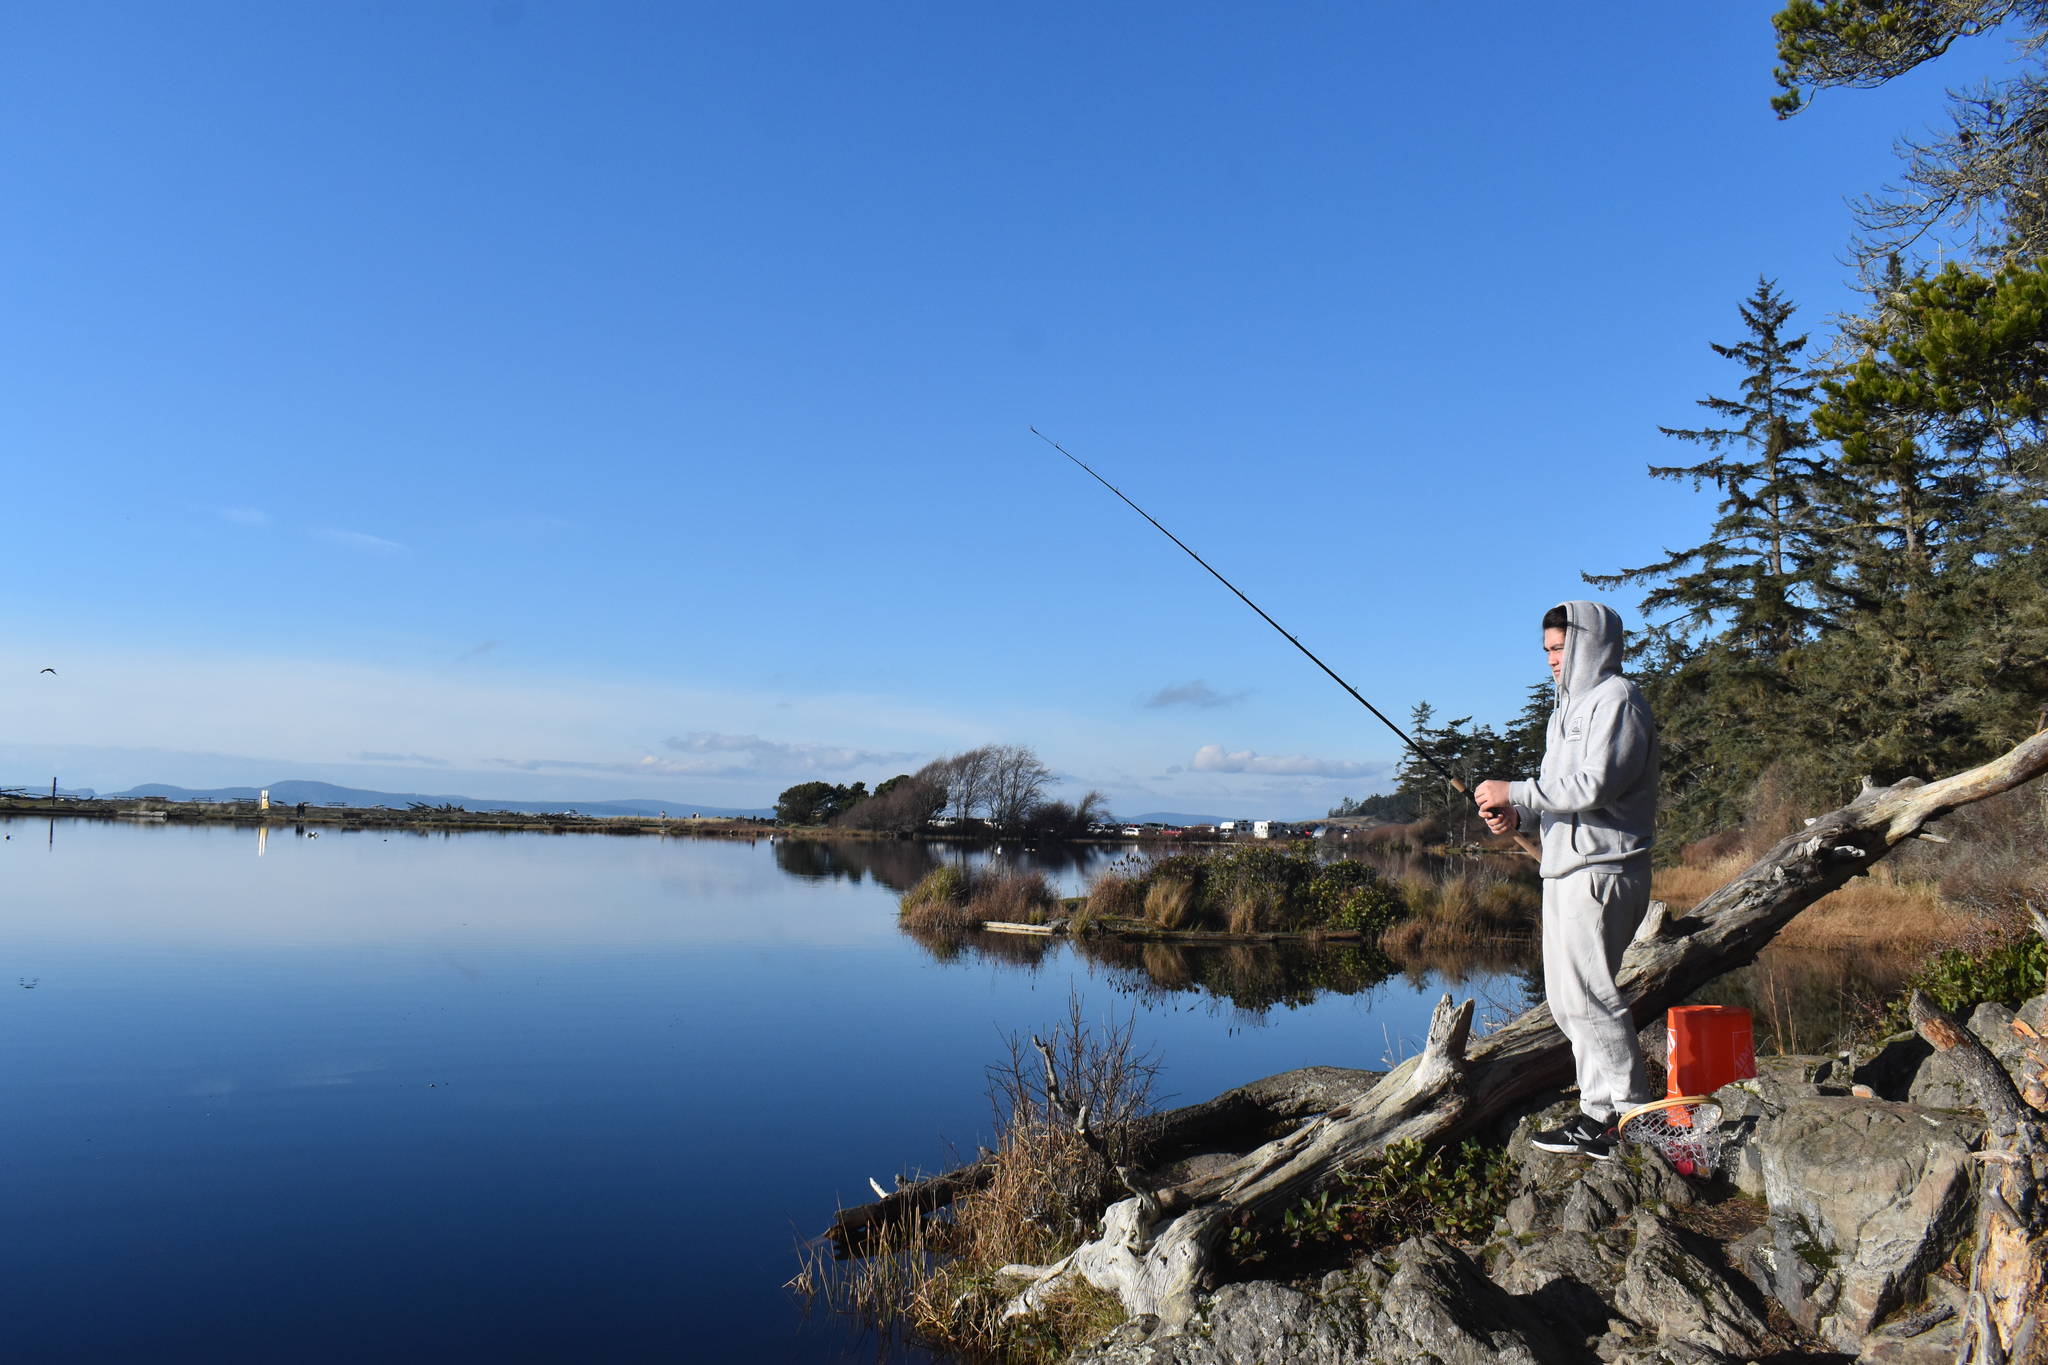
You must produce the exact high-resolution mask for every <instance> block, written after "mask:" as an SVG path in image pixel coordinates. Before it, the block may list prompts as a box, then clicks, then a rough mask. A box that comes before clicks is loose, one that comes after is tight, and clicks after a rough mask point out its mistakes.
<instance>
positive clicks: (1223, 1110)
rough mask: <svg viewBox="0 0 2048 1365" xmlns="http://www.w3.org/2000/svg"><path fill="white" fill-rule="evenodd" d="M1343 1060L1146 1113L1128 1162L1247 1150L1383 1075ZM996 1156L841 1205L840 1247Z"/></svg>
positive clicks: (1129, 1139)
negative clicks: (872, 1199)
mask: <svg viewBox="0 0 2048 1365" xmlns="http://www.w3.org/2000/svg"><path fill="white" fill-rule="evenodd" d="M1384 1074H1385V1073H1384V1072H1379V1071H1354V1070H1352V1069H1350V1068H1349V1067H1341V1066H1305V1067H1302V1068H1300V1069H1299V1070H1296V1071H1283V1072H1281V1073H1280V1074H1278V1075H1276V1076H1268V1077H1266V1078H1265V1079H1263V1080H1257V1081H1253V1082H1252V1083H1251V1084H1249V1085H1241V1086H1238V1087H1237V1088H1236V1089H1234V1090H1226V1091H1224V1092H1223V1093H1222V1094H1220V1095H1218V1096H1216V1097H1215V1098H1214V1099H1210V1100H1204V1101H1202V1103H1200V1104H1190V1105H1184V1106H1182V1107H1181V1108H1179V1109H1169V1110H1167V1111H1166V1112H1164V1113H1161V1114H1147V1115H1145V1116H1144V1117H1143V1118H1140V1119H1138V1120H1136V1121H1135V1122H1134V1123H1133V1124H1132V1125H1131V1131H1130V1132H1129V1133H1128V1134H1126V1135H1124V1136H1123V1137H1122V1138H1121V1140H1120V1141H1121V1143H1122V1146H1123V1150H1124V1151H1125V1152H1127V1153H1128V1156H1127V1158H1126V1159H1127V1162H1128V1163H1129V1164H1132V1165H1137V1166H1152V1165H1156V1164H1157V1163H1159V1162H1161V1161H1169V1160H1173V1159H1175V1158H1177V1157H1179V1156H1182V1155H1185V1154H1187V1153H1191V1152H1207V1151H1241V1150H1243V1149H1244V1148H1245V1147H1247V1146H1249V1145H1251V1144H1252V1143H1253V1142H1256V1141H1258V1140H1260V1139H1261V1138H1264V1137H1266V1136H1268V1135H1269V1134H1270V1133H1271V1131H1272V1130H1273V1128H1274V1127H1275V1126H1277V1125H1279V1124H1283V1123H1298V1122H1300V1121H1301V1120H1303V1119H1307V1118H1313V1117H1315V1116H1316V1115H1318V1114H1326V1113H1328V1112H1329V1111H1330V1110H1332V1109H1335V1108H1337V1107H1338V1106H1339V1105H1341V1104H1345V1103H1348V1102H1349V1101H1351V1100H1354V1099H1356V1098H1357V1097H1358V1096H1360V1095H1362V1094H1364V1093H1365V1092H1366V1091H1367V1090H1368V1089H1370V1088H1371V1087H1372V1085H1373V1083H1374V1082H1375V1081H1377V1080H1379V1078H1380V1077H1381V1076H1382V1075H1384ZM995 1170H996V1166H995V1158H994V1157H993V1156H984V1157H982V1158H981V1159H980V1160H979V1161H973V1162H969V1163H968V1164H967V1165H965V1166H961V1167H958V1168H957V1169H955V1170H950V1171H947V1172H946V1173H945V1174H943V1175H935V1176H931V1177H929V1178H927V1179H924V1180H918V1181H914V1182H912V1183H911V1184H908V1185H905V1186H903V1187H902V1188H901V1189H898V1190H896V1191H894V1192H893V1193H891V1194H887V1195H884V1196H883V1197H882V1198H880V1199H878V1200H876V1201H875V1202H873V1203H871V1204H861V1205H858V1206H856V1207H854V1208H850V1209H841V1210H840V1211H839V1216H838V1217H837V1218H834V1219H833V1220H832V1226H831V1227H830V1228H828V1229H826V1236H828V1237H830V1238H831V1239H832V1245H833V1249H834V1251H835V1252H836V1253H837V1254H839V1255H841V1256H845V1255H857V1254H859V1253H860V1252H861V1251H862V1250H863V1249H864V1248H865V1246H866V1244H867V1242H868V1240H869V1239H870V1238H872V1237H873V1236H874V1234H875V1233H877V1232H879V1231H881V1230H882V1229H883V1228H886V1227H890V1226H893V1225H895V1224H898V1223H903V1222H907V1221H909V1220H910V1219H912V1218H916V1217H919V1216H922V1215H925V1214H929V1213H933V1212H936V1211H937V1210H939V1209H942V1208H944V1207H946V1206H947V1205H948V1204H951V1203H952V1202H953V1201H954V1200H955V1199H958V1198H960V1197H961V1196H962V1195H965V1194H972V1193H973V1192H974V1191H976V1190H979V1189H983V1188H985V1187H986V1186H987V1185H988V1183H989V1181H991V1180H992V1179H994V1178H995Z"/></svg>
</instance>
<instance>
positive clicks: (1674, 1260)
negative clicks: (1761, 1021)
mask: <svg viewBox="0 0 2048 1365" xmlns="http://www.w3.org/2000/svg"><path fill="white" fill-rule="evenodd" d="M1968 1027H1969V1031H1970V1032H1971V1034H1973V1035H1974V1036H1975V1037H1976V1038H1977V1039H1978V1041H1980V1042H1982V1043H1983V1044H1984V1046H1985V1047H1986V1049H1987V1050H1988V1051H1989V1052H1990V1053H1991V1054H1992V1055H1993V1056H1994V1057H1995V1058H1996V1059H1997V1060H1998V1061H1999V1062H2000V1063H2001V1064H2002V1065H2003V1066H2004V1068H2005V1069H2006V1070H2007V1071H2008V1072H2013V1073H2018V1072H2021V1071H2023V1070H2024V1069H2026V1068H2028V1067H2031V1066H2032V1065H2033V1063H2032V1062H2030V1061H2029V1060H2028V1059H2027V1057H2026V1053H2027V1050H2028V1048H2029V1047H2030V1046H2031V1047H2033V1048H2035V1049H2037V1050H2038V1049H2039V1048H2040V1047H2041V1044H2040V1043H2039V1041H2038V1038H2039V1035H2041V1034H2043V1033H2048V997H2041V996H2037V997H2035V998H2034V999H2033V1000H2031V1001H2029V1002H2028V1003H2027V1004H2026V1005H2025V1006H2023V1007H2022V1008H2021V1009H2020V1010H2018V1011H2016V1012H2015V1011H2012V1010H2008V1009H2006V1008H2004V1007H2003V1006H1999V1005H1983V1006H1980V1007H1979V1008H1978V1009H1977V1010H1976V1011H1975V1013H1974V1014H1973V1015H1972V1016H1971V1018H1970V1020H1969V1022H1968ZM1651 1032H1653V1033H1660V1032H1661V1030H1652V1031H1651ZM1653 1055H1654V1053H1653ZM1716 1099H1717V1100H1718V1101H1719V1102H1720V1103H1721V1104H1722V1106H1723V1111H1724V1119H1723V1123H1724V1131H1725V1134H1726V1145H1725V1148H1724V1152H1723V1156H1722V1161H1721V1166H1720V1170H1719V1173H1718V1176H1717V1178H1716V1179H1714V1180H1712V1181H1707V1182H1700V1181H1691V1180H1687V1179H1684V1178H1681V1177H1680V1176H1678V1175H1677V1174H1675V1173H1674V1172H1673V1171H1672V1170H1671V1169H1670V1167H1669V1166H1667V1165H1666V1164H1665V1163H1664V1162H1663V1160H1662V1159H1661V1158H1659V1157H1658V1156H1656V1155H1655V1154H1654V1153H1652V1152H1650V1151H1648V1150H1646V1149H1643V1148H1638V1147H1634V1146H1627V1147H1624V1148H1623V1149H1622V1152H1621V1154H1620V1155H1618V1156H1617V1158H1616V1159H1614V1160H1611V1161H1603V1162H1591V1161H1587V1160H1584V1159H1582V1158H1572V1157H1559V1156H1554V1155H1550V1154H1547V1153H1543V1152H1538V1151H1535V1150H1533V1149H1532V1148H1530V1146H1529V1141H1528V1140H1529V1135H1530V1133H1531V1132H1532V1131H1534V1130H1535V1129H1536V1128H1538V1127H1545V1126H1549V1125H1550V1124H1551V1123H1552V1122H1553V1121H1555V1120H1556V1119H1557V1118H1559V1117H1560V1116H1562V1115H1564V1114H1567V1113H1569V1112H1570V1110H1571V1108H1572V1105H1571V1103H1570V1102H1569V1101H1566V1102H1564V1103H1562V1104H1560V1105H1557V1106H1554V1107H1552V1108H1551V1109H1549V1110H1546V1111H1544V1112H1542V1113H1539V1114H1530V1115H1525V1116H1523V1117H1522V1118H1521V1119H1520V1120H1519V1121H1518V1122H1517V1123H1516V1125H1515V1126H1514V1129H1513V1132H1512V1136H1510V1137H1509V1139H1508V1143H1509V1152H1510V1155H1511V1156H1512V1158H1513V1159H1514V1161H1515V1163H1516V1166H1517V1169H1518V1175H1517V1178H1516V1192H1515V1194H1514V1196H1513V1198H1512V1200H1511V1201H1510V1202H1509V1204H1508V1205H1507V1207H1506V1209H1505V1211H1504V1212H1503V1213H1502V1214H1501V1216H1500V1217H1499V1218H1498V1219H1497V1220H1496V1221H1495V1224H1494V1226H1493V1228H1492V1230H1491V1232H1490V1233H1489V1234H1488V1235H1487V1236H1486V1237H1485V1238H1484V1239H1483V1240H1482V1241H1480V1242H1479V1243H1477V1244H1474V1245H1462V1246H1461V1245H1458V1244H1456V1243H1454V1242H1453V1241H1451V1240H1449V1239H1447V1238H1445V1237H1443V1236H1441V1235H1439V1234H1437V1233H1435V1232H1431V1231H1419V1232H1418V1234H1417V1235H1416V1236H1414V1237H1412V1238H1410V1239H1408V1240H1406V1241H1404V1242H1402V1243H1400V1244H1399V1245H1398V1246H1394V1247H1392V1248H1388V1249H1382V1250H1378V1251H1374V1252H1371V1253H1368V1254H1365V1255H1363V1256H1360V1257H1358V1258H1357V1259H1356V1260H1355V1261H1354V1262H1353V1263H1352V1264H1350V1265H1349V1266H1347V1267H1343V1268H1340V1269H1336V1270H1332V1271H1330V1272H1328V1273H1327V1274H1325V1275H1323V1276H1322V1277H1321V1278H1320V1279H1318V1280H1316V1281H1314V1282H1312V1283H1302V1282H1296V1283H1280V1282H1276V1281H1272V1280H1247V1281H1241V1282H1236V1283H1230V1284H1226V1285H1223V1286H1221V1287H1220V1288H1218V1289H1216V1290H1215V1291H1214V1292H1213V1293H1212V1294H1209V1295H1206V1296H1205V1297H1204V1299H1203V1300H1202V1302H1201V1304H1200V1306H1199V1309H1198V1311H1197V1314H1196V1316H1195V1317H1194V1318H1193V1319H1192V1320H1190V1321H1189V1322H1188V1323H1187V1324H1186V1325H1185V1327H1184V1328H1182V1329H1181V1330H1178V1331H1171V1332H1169V1331H1166V1330H1162V1329H1160V1328H1159V1327H1158V1325H1157V1324H1156V1322H1154V1321H1150V1320H1147V1319H1145V1318H1137V1319H1133V1320H1130V1321H1127V1322H1125V1323H1124V1324H1123V1325H1122V1326H1120V1327H1119V1328H1117V1329H1116V1330H1115V1331H1113V1332H1111V1333H1110V1334H1109V1335H1108V1337H1107V1338H1105V1339H1103V1340H1102V1341H1100V1342H1098V1343H1096V1344H1095V1345H1093V1346H1091V1347H1089V1348H1087V1349H1085V1350H1082V1351H1080V1352H1078V1353H1077V1354H1075V1355H1074V1356H1072V1357H1071V1360H1072V1362H1073V1365H1237V1363H1238V1362H1250V1361H1260V1362H1274V1363H1275V1365H1278V1363H1279V1362H1301V1365H1366V1363H1367V1362H1388V1363H1389V1365H1391V1363H1392V1362H1404V1361H1436V1362H1440V1363H1441V1365H1554V1363H1555V1365H1563V1363H1565V1362H1573V1363H1583V1362H1596V1361H1597V1362H1603V1365H1723V1363H1724V1362H1729V1363H1732V1362H1747V1361H1757V1362H1766V1363H1770V1362H1776V1363H1777V1365H1791V1362H1796V1361H1830V1362H1837V1361H1839V1362H1849V1361H1856V1362H1870V1365H1878V1363H1879V1362H1883V1363H1884V1365H1947V1363H1948V1362H1951V1361H1954V1360H1955V1359H1956V1358H1957V1353H1958V1350H1959V1349H1960V1347H1961V1345H1962V1342H1963V1335H1964V1324H1965V1320H1966V1317H1967V1314H1968V1304H1967V1298H1968V1293H1967V1290H1968V1283H1969V1274H1970V1269H1969V1264H1968V1262H1969V1257H1970V1253H1971V1251H1972V1247H1971V1245H1970V1243H1971V1240H1972V1236H1973V1233H1972V1229H1973V1228H1974V1227H1975V1225H1976V1217H1977V1200H1978V1194H1979V1186H1980V1183H1981V1179H1982V1177H1981V1170H1982V1168H1983V1166H1984V1164H1985V1162H1984V1160H1983V1159H1982V1157H1983V1152H1982V1149H1983V1147H1984V1145H1985V1137H1986V1120H1985V1117H1984V1115H1983V1114H1982V1113H1980V1112H1978V1110H1977V1109H1976V1108H1975V1107H1974V1106H1975V1105H1976V1103H1977V1101H1976V1099H1975V1098H1974V1096H1973V1095H1972V1094H1971V1091H1970V1085H1969V1082H1968V1079H1967V1077H1966V1076H1965V1075H1964V1073H1963V1071H1962V1069H1961V1067H1960V1066H1959V1064H1958V1063H1957V1061H1956V1060H1955V1058H1954V1057H1953V1056H1952V1054H1950V1053H1948V1052H1937V1051H1935V1050H1934V1049H1933V1048H1932V1047H1931V1046H1929V1044H1928V1043H1927V1042H1925V1041H1923V1040H1922V1039H1921V1038H1920V1037H1919V1036H1918V1035H1917V1034H1913V1033H1903V1034H1899V1035H1897V1036H1895V1037H1893V1038H1890V1039H1887V1040H1885V1041H1884V1042H1883V1043H1882V1044H1880V1045H1878V1046H1877V1047H1875V1048H1873V1049H1870V1050H1869V1051H1868V1052H1867V1054H1857V1055H1844V1056H1834V1057H1773V1058H1766V1059H1762V1060H1761V1061H1760V1063H1759V1075H1758V1076H1757V1077H1756V1079H1754V1080H1748V1081H1741V1082H1737V1083H1735V1084H1733V1085H1730V1086H1727V1087H1724V1088H1723V1089H1722V1090H1721V1091H1720V1092H1718V1094H1717V1095H1716Z"/></svg>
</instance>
